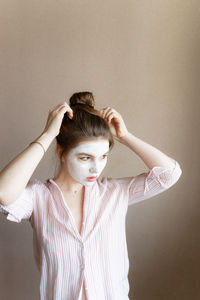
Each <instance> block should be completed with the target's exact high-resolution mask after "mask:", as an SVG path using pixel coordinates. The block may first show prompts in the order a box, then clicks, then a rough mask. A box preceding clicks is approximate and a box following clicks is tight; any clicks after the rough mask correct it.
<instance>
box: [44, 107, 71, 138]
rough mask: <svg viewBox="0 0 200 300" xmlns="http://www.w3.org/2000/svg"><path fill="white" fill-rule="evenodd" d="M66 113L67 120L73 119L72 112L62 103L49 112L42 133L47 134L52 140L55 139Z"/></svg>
mask: <svg viewBox="0 0 200 300" xmlns="http://www.w3.org/2000/svg"><path fill="white" fill-rule="evenodd" d="M66 112H67V115H68V117H69V118H71V119H72V118H73V110H72V109H71V107H70V106H69V105H68V104H67V102H64V103H63V104H59V105H57V106H56V107H55V108H54V109H53V110H49V115H48V119H47V123H46V126H45V129H44V131H43V133H44V132H45V133H47V134H49V135H50V136H52V137H53V138H54V137H56V136H57V135H58V134H59V132H60V126H61V124H62V120H63V117H64V114H65V113H66Z"/></svg>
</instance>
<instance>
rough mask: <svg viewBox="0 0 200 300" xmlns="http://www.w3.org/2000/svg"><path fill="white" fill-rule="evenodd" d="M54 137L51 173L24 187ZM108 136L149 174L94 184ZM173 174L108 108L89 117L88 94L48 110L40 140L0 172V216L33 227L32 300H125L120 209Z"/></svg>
mask: <svg viewBox="0 0 200 300" xmlns="http://www.w3.org/2000/svg"><path fill="white" fill-rule="evenodd" d="M55 137H56V141H57V148H56V149H57V153H58V156H59V159H60V169H59V172H58V174H57V175H56V177H55V178H53V179H52V178H50V179H47V180H46V182H45V183H42V182H41V181H39V180H37V179H36V180H32V181H31V180H30V177H31V176H32V174H33V172H34V170H35V169H36V167H37V165H38V164H39V162H40V160H41V159H42V157H43V156H44V153H45V152H46V150H47V149H48V147H49V145H50V144H51V142H52V141H53V139H54V138H55ZM113 137H114V139H116V140H118V141H119V142H120V143H123V144H124V145H126V146H127V147H129V148H130V149H131V150H132V151H134V152H135V153H136V154H137V155H139V157H140V158H141V159H142V160H143V161H144V163H145V164H146V165H147V167H148V168H149V171H148V172H146V173H142V174H139V175H137V176H132V177H124V178H110V177H103V178H102V179H101V180H100V179H99V178H98V177H99V176H100V174H101V172H102V171H103V169H104V167H105V165H106V163H107V157H108V155H109V152H110V151H111V149H112V147H113V145H114V139H113ZM181 173H182V171H181V168H180V165H179V164H178V162H177V161H176V160H174V159H172V158H170V157H168V156H167V155H166V154H164V153H162V152H161V151H159V150H158V149H156V148H155V147H153V146H151V145H149V144H147V143H146V142H144V141H142V140H141V139H139V138H137V137H136V136H134V135H133V134H131V133H130V132H129V131H128V129H127V128H126V125H125V123H124V120H123V118H122V116H121V115H120V114H119V113H118V112H117V111H116V110H115V109H113V108H111V107H106V108H104V109H102V110H101V111H98V110H95V108H94V97H93V94H92V93H90V92H80V93H75V94H73V95H72V96H71V98H70V101H69V105H68V104H67V103H66V102H64V103H63V104H60V105H58V106H56V107H55V108H54V109H53V110H52V111H50V112H49V116H48V119H47V122H46V126H45V129H44V130H43V132H42V134H41V135H40V136H39V137H38V138H37V139H36V140H35V141H34V142H32V143H31V144H30V145H29V146H28V147H27V148H26V149H25V150H24V151H22V152H21V153H20V154H19V155H17V156H16V157H15V158H14V159H13V160H12V161H11V162H10V163H8V165H7V166H5V168H4V169H3V170H2V171H1V172H0V204H1V206H0V210H1V212H3V213H4V214H5V215H7V219H8V220H10V221H14V222H21V220H22V219H26V220H29V221H30V224H31V226H32V228H33V246H34V255H35V260H36V264H37V266H38V269H39V271H40V276H41V277H40V299H43V300H52V299H54V300H79V299H80V300H83V299H88V300H104V299H108V300H127V299H129V297H128V293H129V282H128V270H129V259H128V252H127V244H126V230H125V220H126V213H127V209H128V206H129V205H132V204H134V203H137V202H139V201H142V200H145V199H148V198H151V197H153V196H155V195H157V194H159V193H161V192H163V191H165V190H167V189H168V188H170V187H171V186H172V185H174V184H175V183H176V182H177V181H178V179H179V177H180V176H181Z"/></svg>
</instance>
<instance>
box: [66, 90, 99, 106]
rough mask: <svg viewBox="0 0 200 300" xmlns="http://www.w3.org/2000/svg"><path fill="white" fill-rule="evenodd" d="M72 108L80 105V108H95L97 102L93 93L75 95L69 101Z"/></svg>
mask: <svg viewBox="0 0 200 300" xmlns="http://www.w3.org/2000/svg"><path fill="white" fill-rule="evenodd" d="M69 105H70V107H73V106H76V105H80V106H84V105H85V106H88V107H91V108H94V105H95V101H94V96H93V94H92V93H91V92H79V93H74V94H73V95H72V96H71V97H70V99H69Z"/></svg>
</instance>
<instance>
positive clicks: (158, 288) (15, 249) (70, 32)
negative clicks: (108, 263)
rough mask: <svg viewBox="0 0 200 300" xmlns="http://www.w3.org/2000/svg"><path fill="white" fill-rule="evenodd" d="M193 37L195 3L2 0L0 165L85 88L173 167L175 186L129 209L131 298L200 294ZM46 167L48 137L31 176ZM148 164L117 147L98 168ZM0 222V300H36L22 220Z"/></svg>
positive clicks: (47, 173)
mask: <svg viewBox="0 0 200 300" xmlns="http://www.w3.org/2000/svg"><path fill="white" fill-rule="evenodd" d="M199 37H200V4H199V1H198V0H196V1H195V0H171V1H169V0H166V1H163V0H146V1H144V0H140V1H138V0H110V1H102V0H101V1H99V0H96V1H94V0H93V1H92V0H85V1H83V0H76V1H72V0H70V1H69V0H65V1H64V0H58V1H52V0H49V1H38V0H29V1H27V0H12V1H11V0H0V45H1V46H0V51H1V52H0V55H1V56H0V101H1V102H0V136H1V147H0V153H1V156H0V157H1V159H0V167H1V168H3V166H5V165H6V164H7V163H8V162H9V161H10V160H11V159H12V158H13V157H14V156H16V155H17V154H18V153H19V152H21V151H22V150H23V149H24V148H25V147H26V146H27V145H28V144H29V143H30V142H31V141H32V140H33V139H35V138H36V137H37V136H38V135H39V134H40V133H41V131H42V130H43V128H44V125H45V123H46V118H47V115H48V110H49V109H51V108H53V107H54V106H56V105H57V104H58V103H61V102H63V101H64V100H67V99H69V97H70V96H71V94H72V93H74V92H77V91H84V90H89V91H92V92H93V93H94V95H95V99H96V102H97V108H102V107H104V106H112V107H113V108H115V109H116V110H118V111H119V112H120V113H121V114H122V116H123V118H124V120H125V122H126V124H127V127H128V129H129V131H130V132H132V133H133V134H134V135H136V136H137V137H139V138H141V139H143V140H144V141H146V142H148V143H150V144H152V145H154V146H155V147H157V148H158V149H160V150H161V151H163V152H164V153H166V154H168V155H169V156H171V157H173V158H174V159H176V160H177V161H178V162H179V163H180V165H181V167H182V171H183V173H182V176H181V178H180V180H179V181H178V183H177V184H176V185H175V186H173V187H172V188H171V189H169V190H168V191H166V192H164V193H162V194H160V195H157V196H155V197H154V198H151V199H149V200H147V201H144V202H141V203H138V204H136V205H133V206H131V207H129V210H128V214H127V244H128V250H129V259H130V272H129V281H130V294H129V296H130V299H133V295H135V298H134V299H136V300H147V299H148V300H160V299H161V300H183V299H184V300H186V299H187V300H188V299H193V300H197V299H200V288H199V277H200V272H199V267H200V256H199V250H200V240H199V225H200V221H199V220H200V204H199V201H200V199H199V192H200V188H199V186H200V185H199V183H200V182H199V167H200V166H199V147H200V142H199V108H200V107H199V106H200V105H199V99H198V98H199V92H200V88H199V86H200V82H199V76H200V68H199V67H200V60H199V53H200V51H199V50H200V49H199V48H200V40H199ZM55 165H56V156H55V143H52V145H51V146H50V148H49V150H48V152H47V153H46V155H45V157H44V158H43V160H42V161H41V163H40V164H39V166H38V167H37V169H36V171H35V173H34V174H33V178H38V179H41V180H45V179H46V178H48V177H51V176H53V174H54V169H55ZM147 170H148V168H147V167H146V166H145V164H144V163H143V161H142V160H141V159H140V158H139V157H138V156H136V154H135V153H133V152H131V150H130V149H128V148H126V147H125V146H124V145H121V144H119V143H117V142H116V145H115V148H114V149H113V152H112V154H111V157H110V161H109V163H108V165H107V167H106V169H105V171H104V174H103V175H104V176H107V175H108V176H110V177H115V176H116V177H122V176H134V175H137V174H139V173H142V172H144V171H147ZM0 223H1V224H0V266H1V271H0V291H1V299H6V300H8V299H15V300H16V299H17V300H18V299H20V300H27V299H30V300H35V299H38V291H39V273H38V271H37V269H36V265H35V262H34V258H33V251H32V229H31V226H30V224H29V223H28V222H26V221H23V222H22V223H20V224H17V223H13V222H10V221H7V220H6V218H5V216H3V215H1V216H0ZM94 300H95V299H94ZM102 300H103V299H102ZM119 300H120V299H119Z"/></svg>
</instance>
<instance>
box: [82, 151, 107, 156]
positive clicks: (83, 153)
mask: <svg viewBox="0 0 200 300" xmlns="http://www.w3.org/2000/svg"><path fill="white" fill-rule="evenodd" d="M108 153H109V151H107V152H106V153H104V154H102V155H106V154H108ZM77 155H87V156H92V157H93V155H91V154H88V153H85V152H80V153H77Z"/></svg>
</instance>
